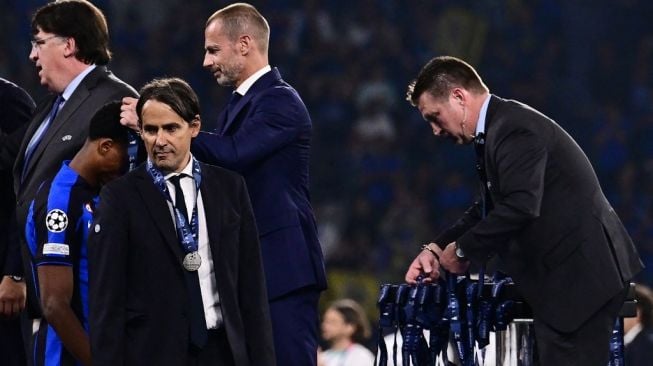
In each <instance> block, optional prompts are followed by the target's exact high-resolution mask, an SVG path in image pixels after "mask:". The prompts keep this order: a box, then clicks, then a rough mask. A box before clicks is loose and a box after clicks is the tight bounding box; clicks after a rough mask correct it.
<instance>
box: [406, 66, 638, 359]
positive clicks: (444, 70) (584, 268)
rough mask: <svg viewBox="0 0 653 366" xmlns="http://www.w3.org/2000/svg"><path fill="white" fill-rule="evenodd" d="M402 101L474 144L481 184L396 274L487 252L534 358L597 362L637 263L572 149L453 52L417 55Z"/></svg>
mask: <svg viewBox="0 0 653 366" xmlns="http://www.w3.org/2000/svg"><path fill="white" fill-rule="evenodd" d="M408 99H409V101H410V102H411V103H412V104H413V105H415V106H417V108H418V109H419V111H420V113H421V114H422V116H423V117H424V119H425V120H426V121H428V122H429V123H430V125H431V127H432V129H433V134H434V135H436V136H443V137H447V138H450V139H451V140H454V141H455V142H456V143H458V144H469V143H472V142H474V143H475V144H476V148H477V152H478V158H479V164H478V169H479V173H480V174H479V175H480V177H481V180H482V183H483V191H482V192H481V199H480V200H479V201H478V202H476V203H475V204H474V205H473V206H472V207H471V208H470V209H469V210H467V211H466V212H465V214H464V215H463V216H462V217H461V219H460V220H459V221H457V222H456V223H455V225H453V226H452V227H451V228H450V229H448V230H445V232H443V233H442V234H440V235H439V236H438V237H437V238H436V239H435V240H434V243H430V244H428V245H425V246H424V247H423V250H422V252H421V253H420V254H419V255H418V256H417V258H415V260H414V261H413V263H412V264H411V265H410V267H409V269H408V272H407V273H406V281H407V282H409V283H415V281H416V278H417V276H418V275H420V274H422V273H423V274H426V275H427V278H428V279H429V280H433V279H435V278H437V277H438V269H439V266H442V267H444V269H446V270H449V271H450V272H452V273H463V272H465V271H466V270H467V269H468V266H469V261H470V260H471V261H474V262H477V263H483V262H485V261H487V259H488V258H489V257H491V256H493V255H495V254H496V255H498V257H499V259H500V261H501V263H502V266H503V269H504V270H505V271H506V272H508V273H509V274H510V275H511V276H512V278H513V279H514V281H515V283H516V285H517V287H518V289H519V291H520V292H521V294H522V295H523V297H524V298H525V299H526V301H527V302H528V304H529V305H530V306H531V308H532V309H533V316H534V326H535V334H536V342H537V347H538V354H539V362H540V364H541V365H605V364H607V362H608V351H609V347H608V343H609V338H610V334H611V330H612V328H613V325H614V323H615V319H616V317H617V314H618V312H619V309H620V308H621V305H622V304H623V300H624V299H625V289H626V285H625V284H626V283H627V282H628V281H629V280H630V279H631V278H633V276H634V275H635V274H636V273H637V272H639V271H640V270H641V269H642V263H641V261H640V259H639V256H638V254H637V251H636V249H635V247H634V245H633V242H632V241H631V239H630V237H629V236H628V234H627V233H626V230H625V229H624V227H623V225H622V224H621V222H620V220H619V218H618V217H617V215H616V213H615V212H614V210H613V209H612V207H611V206H610V204H609V203H608V201H607V200H606V198H605V196H604V195H603V193H602V191H601V187H600V186H599V182H598V180H597V177H596V174H595V173H594V170H593V169H592V166H591V165H590V162H589V160H588V159H587V157H586V156H585V154H584V153H583V151H582V150H581V149H580V147H579V146H578V145H577V144H576V142H575V141H574V140H573V139H572V138H571V137H570V136H569V135H568V134H567V133H566V132H565V131H564V130H563V129H562V128H561V127H560V126H559V125H558V124H556V123H555V122H554V121H552V120H551V119H549V118H547V117H546V116H544V115H542V114H541V113H539V112H538V111H536V110H534V109H532V108H530V107H528V106H526V105H524V104H521V103H519V102H516V101H512V100H505V99H501V98H499V97H497V96H494V95H490V94H489V91H488V88H487V87H486V86H485V85H484V84H483V82H482V80H481V78H480V77H479V76H478V74H477V73H476V71H475V70H474V69H473V68H472V67H471V66H470V65H468V64H467V63H465V62H464V61H462V60H459V59H457V58H454V57H448V56H443V57H436V58H434V59H432V60H431V61H430V62H429V63H427V64H426V66H424V68H423V69H422V70H421V71H420V73H419V75H418V77H417V79H416V80H415V81H414V82H413V83H411V85H410V86H409V90H408ZM438 257H439V261H438Z"/></svg>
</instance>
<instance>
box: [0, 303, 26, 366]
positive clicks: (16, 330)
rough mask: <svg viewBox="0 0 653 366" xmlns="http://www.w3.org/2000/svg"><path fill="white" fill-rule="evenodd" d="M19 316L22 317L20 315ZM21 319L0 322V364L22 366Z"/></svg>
mask: <svg viewBox="0 0 653 366" xmlns="http://www.w3.org/2000/svg"><path fill="white" fill-rule="evenodd" d="M21 316H24V312H23V314H21ZM20 323H21V318H20V317H16V318H13V319H2V320H0V357H1V358H2V361H0V363H1V364H3V365H7V366H24V365H25V364H26V360H25V348H24V347H25V346H24V344H23V335H22V333H21V328H20Z"/></svg>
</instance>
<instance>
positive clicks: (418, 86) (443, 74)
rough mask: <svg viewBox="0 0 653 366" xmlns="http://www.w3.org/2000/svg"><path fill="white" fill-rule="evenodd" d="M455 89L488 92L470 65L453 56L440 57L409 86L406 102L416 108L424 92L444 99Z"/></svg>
mask: <svg viewBox="0 0 653 366" xmlns="http://www.w3.org/2000/svg"><path fill="white" fill-rule="evenodd" d="M455 87H462V88H464V89H467V90H469V91H471V92H474V93H478V94H482V93H486V92H488V88H487V86H485V84H484V83H483V80H481V77H480V76H479V75H478V73H477V72H476V70H474V68H473V67H472V66H471V65H470V64H468V63H467V62H465V61H463V60H461V59H459V58H456V57H453V56H438V57H435V58H432V59H431V60H430V61H429V62H428V63H427V64H426V65H424V67H423V68H422V70H420V72H419V74H418V75H417V78H416V79H415V80H413V81H411V83H410V84H408V91H407V92H406V100H408V101H409V102H410V104H412V105H413V106H416V105H417V101H418V100H419V97H420V96H421V95H422V94H423V93H424V92H428V93H430V94H431V95H433V96H434V97H436V98H444V97H445V96H447V94H448V93H449V91H450V90H451V89H453V88H455Z"/></svg>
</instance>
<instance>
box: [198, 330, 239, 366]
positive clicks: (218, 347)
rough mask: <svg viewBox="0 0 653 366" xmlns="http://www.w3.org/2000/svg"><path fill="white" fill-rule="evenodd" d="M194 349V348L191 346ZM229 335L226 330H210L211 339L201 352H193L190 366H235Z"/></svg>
mask: <svg viewBox="0 0 653 366" xmlns="http://www.w3.org/2000/svg"><path fill="white" fill-rule="evenodd" d="M191 347H192V346H191ZM233 365H234V358H233V356H232V355H231V348H229V341H228V340H227V333H225V330H224V328H220V329H218V330H209V339H208V341H207V343H206V346H204V348H203V349H202V350H201V351H197V350H192V351H191V354H190V357H189V359H188V366H233Z"/></svg>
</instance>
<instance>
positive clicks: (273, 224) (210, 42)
mask: <svg viewBox="0 0 653 366" xmlns="http://www.w3.org/2000/svg"><path fill="white" fill-rule="evenodd" d="M269 34H270V28H269V26H268V23H267V21H266V20H265V18H264V17H263V16H262V15H261V14H260V13H259V12H258V11H257V10H256V8H254V7H253V6H251V5H249V4H244V3H236V4H232V5H229V6H227V7H225V8H223V9H220V10H218V11H217V12H215V13H214V14H213V15H212V16H211V17H210V18H209V19H208V21H207V23H206V29H205V44H204V48H205V56H204V67H205V68H207V69H209V70H210V71H211V72H212V74H213V75H214V77H215V78H216V80H217V82H218V84H220V85H222V86H227V87H234V88H235V91H234V92H233V94H232V97H231V101H230V102H229V105H228V106H227V108H226V109H225V110H224V111H223V112H222V114H221V115H220V118H219V121H218V127H217V129H216V130H215V131H214V132H213V133H204V132H201V133H200V134H199V136H198V137H197V138H196V139H195V140H194V141H193V145H192V151H193V154H194V155H195V156H196V157H197V158H198V159H199V160H200V161H203V162H206V163H209V164H215V165H220V166H223V167H226V168H229V169H233V170H235V171H237V172H239V173H241V174H242V175H243V176H244V177H245V180H246V181H247V187H248V191H249V195H250V197H251V200H252V206H253V208H254V215H255V216H256V224H257V226H258V229H259V235H260V240H261V248H262V251H263V264H264V268H265V276H266V281H267V286H268V297H269V300H270V311H271V315H272V326H273V328H274V342H275V350H276V355H277V364H279V365H284V366H293V365H297V366H308V365H315V364H316V362H317V341H318V324H319V321H318V309H317V304H318V300H319V296H320V292H321V291H322V290H324V289H325V288H326V275H325V271H324V260H323V256H322V250H321V247H320V243H319V241H318V237H317V229H316V224H315V218H314V216H313V212H312V208H311V204H310V199H309V189H308V186H309V172H308V167H309V155H310V145H311V141H310V139H311V128H312V127H311V119H310V116H309V114H308V111H307V110H306V107H305V106H304V103H303V102H302V100H301V98H300V97H299V95H298V94H297V91H295V89H293V88H292V87H291V86H290V85H288V83H286V82H285V81H283V80H282V79H281V75H280V74H279V71H278V70H277V69H276V68H271V67H270V65H269V64H268V45H269ZM126 102H127V103H126V104H127V105H126V106H124V108H125V109H129V104H130V103H131V104H133V103H134V100H132V99H129V100H127V101H126ZM132 124H133V122H132Z"/></svg>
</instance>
